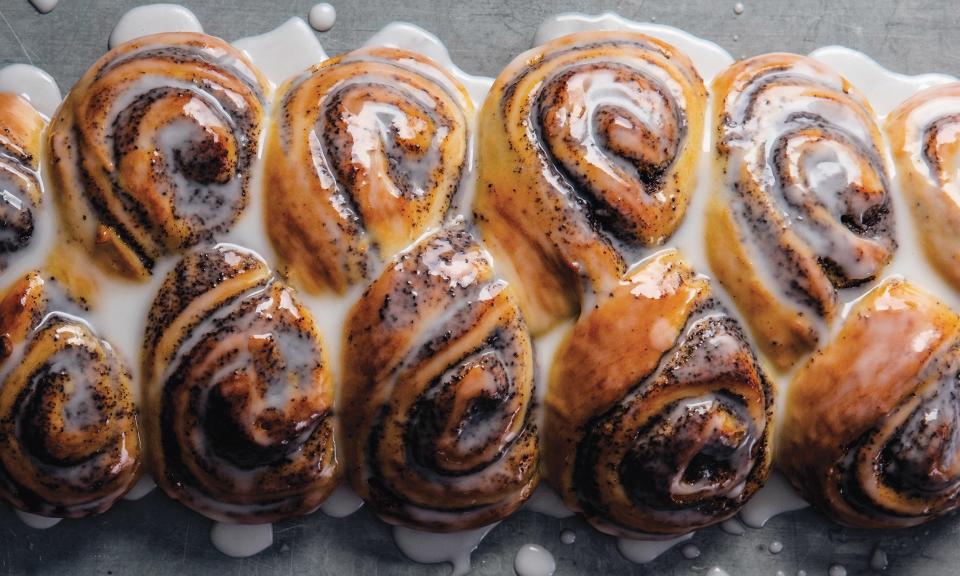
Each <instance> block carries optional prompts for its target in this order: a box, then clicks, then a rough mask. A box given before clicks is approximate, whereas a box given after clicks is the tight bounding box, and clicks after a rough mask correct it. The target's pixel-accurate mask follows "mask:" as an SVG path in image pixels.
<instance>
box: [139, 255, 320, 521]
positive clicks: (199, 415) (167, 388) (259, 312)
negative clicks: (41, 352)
mask: <svg viewBox="0 0 960 576" xmlns="http://www.w3.org/2000/svg"><path fill="white" fill-rule="evenodd" d="M144 375H145V382H146V386H147V388H146V398H145V401H146V406H145V409H144V413H145V415H146V423H147V425H148V426H147V431H148V432H149V435H148V436H147V442H148V445H149V447H150V454H151V460H152V464H153V471H154V474H155V476H156V479H157V484H158V485H159V486H160V487H161V488H163V489H164V491H166V492H167V494H168V495H170V496H171V497H172V498H174V499H176V500H179V501H181V502H183V503H184V504H186V505H187V506H189V507H191V508H193V509H194V510H197V511H198V512H201V513H203V514H205V515H207V516H209V517H211V518H214V519H217V520H224V521H232V522H240V523H254V524H260V523H267V522H272V521H275V520H279V519H282V518H286V517H289V516H293V515H298V514H306V513H309V512H312V511H314V510H315V509H316V508H317V507H318V506H319V505H320V504H321V503H322V502H323V501H324V499H326V497H327V495H328V494H329V493H330V492H331V491H332V490H333V489H334V487H335V486H336V483H337V480H338V470H337V465H336V458H335V455H334V443H333V421H332V412H333V386H332V381H331V380H332V378H331V376H330V368H329V365H328V359H327V358H326V357H325V354H324V352H323V348H322V346H321V342H320V337H319V335H318V333H317V329H316V326H315V325H314V321H313V317H312V316H311V315H310V313H309V312H308V311H307V310H306V308H304V307H303V306H302V305H300V304H299V303H298V301H297V296H296V294H295V293H294V291H293V290H292V289H290V288H288V287H286V286H285V285H284V284H283V283H282V282H281V281H279V280H277V279H276V278H275V277H274V276H273V275H272V274H271V272H270V270H269V268H268V267H267V265H266V264H265V263H264V262H263V260H261V259H260V258H259V257H258V256H257V255H255V254H253V253H251V252H249V251H247V250H244V249H242V248H239V247H236V246H231V245H226V244H220V245H217V246H214V247H210V248H198V249H195V250H193V251H191V252H189V253H188V254H187V255H186V256H185V257H184V258H183V260H181V261H180V263H179V264H178V265H177V266H176V268H175V269H174V270H173V271H172V272H171V273H170V274H169V275H168V276H167V278H166V280H165V281H164V283H163V286H162V287H161V288H160V292H159V294H158V295H157V297H156V300H155V301H154V303H153V305H152V307H151V308H150V314H149V317H148V324H147V332H146V337H145V341H144Z"/></svg>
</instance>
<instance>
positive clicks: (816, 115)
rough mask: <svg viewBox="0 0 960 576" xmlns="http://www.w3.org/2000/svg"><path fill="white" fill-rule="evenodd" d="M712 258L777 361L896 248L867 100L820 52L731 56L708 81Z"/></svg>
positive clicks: (806, 344) (802, 343)
mask: <svg viewBox="0 0 960 576" xmlns="http://www.w3.org/2000/svg"><path fill="white" fill-rule="evenodd" d="M713 91H714V94H715V95H716V99H715V101H714V103H715V110H714V117H715V121H716V126H717V133H716V139H715V142H716V155H715V168H714V174H715V178H714V180H715V181H716V187H715V189H714V192H713V194H712V197H711V199H710V202H709V206H708V209H707V225H706V229H705V234H706V235H707V251H708V256H709V258H710V263H711V268H712V269H713V271H714V273H715V274H716V275H717V278H718V279H719V280H720V282H721V283H722V284H723V285H724V287H725V288H726V289H727V290H728V291H729V292H730V294H731V296H732V297H733V299H734V300H735V301H736V303H737V306H738V307H739V308H740V309H741V311H743V313H744V315H745V316H746V317H747V320H748V322H749V323H750V326H751V328H752V329H753V332H754V334H755V335H756V336H757V340H758V342H759V344H760V346H761V347H762V349H763V350H764V352H766V353H767V354H768V355H769V356H770V358H771V360H772V361H773V362H774V363H775V364H776V365H777V366H778V367H780V368H787V367H789V366H791V365H793V364H794V363H795V362H796V361H797V360H798V359H799V358H801V357H802V356H803V355H804V354H806V353H808V352H810V351H811V350H813V348H814V347H815V346H816V343H817V341H818V339H819V332H820V331H821V328H822V324H824V323H826V324H829V323H830V322H832V321H833V319H834V318H835V317H836V315H837V297H836V290H837V288H843V287H847V286H856V285H858V284H862V283H864V282H868V281H871V280H873V279H874V278H876V277H877V275H878V274H879V273H880V271H881V270H882V269H883V267H884V266H886V264H887V263H888V262H889V261H890V259H891V258H892V255H893V252H894V250H895V249H896V240H895V238H894V232H893V218H892V214H891V210H892V208H891V204H890V196H889V185H888V182H887V174H886V167H885V161H884V159H883V152H882V150H883V148H882V139H881V136H880V131H879V129H878V128H877V125H876V119H875V117H874V115H873V111H872V109H871V108H870V105H869V104H868V103H867V101H866V99H864V98H863V97H862V96H861V95H860V94H859V93H858V92H857V91H856V90H855V89H854V88H853V87H852V86H850V84H849V83H847V81H846V80H844V79H843V78H841V77H840V76H838V75H837V74H836V73H835V72H833V71H832V70H830V69H829V68H828V67H826V66H825V65H823V64H822V63H819V62H817V61H816V60H813V59H811V58H807V57H804V56H796V55H793V54H766V55H763V56H757V57H754V58H750V59H748V60H744V61H741V62H738V63H736V64H734V65H733V66H731V67H730V68H728V69H727V70H726V71H725V72H723V73H722V74H720V75H719V76H718V77H717V78H716V79H715V80H714V83H713Z"/></svg>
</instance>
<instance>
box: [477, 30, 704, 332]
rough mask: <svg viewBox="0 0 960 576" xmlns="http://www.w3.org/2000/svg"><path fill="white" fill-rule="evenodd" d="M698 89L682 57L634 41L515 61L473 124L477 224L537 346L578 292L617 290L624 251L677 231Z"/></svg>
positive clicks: (606, 40) (565, 40) (691, 160)
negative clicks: (537, 335) (536, 336)
mask: <svg viewBox="0 0 960 576" xmlns="http://www.w3.org/2000/svg"><path fill="white" fill-rule="evenodd" d="M705 103H706V90H705V89H704V87H703V82H702V80H701V79H700V76H699V75H698V74H697V72H696V71H695V70H694V68H693V65H692V63H691V62H690V60H688V59H687V57H686V56H684V55H683V54H681V53H680V52H678V51H677V50H675V49H674V48H672V47H671V46H669V45H667V44H665V43H663V42H661V41H659V40H655V39H653V38H649V37H647V36H643V35H641V34H637V33H631V32H584V33H578V34H572V35H570V36H565V37H562V38H559V39H556V40H553V41H551V42H548V43H547V44H544V45H543V46H540V47H538V48H535V49H534V50H532V51H530V52H526V53H524V54H521V55H520V56H518V57H517V58H516V59H514V61H513V62H512V63H511V64H510V65H509V66H508V67H507V68H506V70H504V71H503V72H502V73H501V74H500V76H499V77H498V78H497V81H496V82H495V83H494V85H493V88H492V89H491V91H490V94H489V96H488V97H487V100H486V103H485V104H484V106H483V110H482V112H481V116H480V123H479V127H478V134H479V151H478V158H479V174H480V176H479V184H478V187H477V197H476V202H475V213H476V219H477V224H478V225H479V227H480V230H481V231H482V233H483V240H484V242H485V243H486V245H487V246H488V248H489V249H490V251H491V252H492V253H493V255H494V257H495V258H496V261H497V266H498V267H499V268H500V269H501V270H502V271H503V273H504V274H505V275H506V276H507V278H508V279H509V280H510V281H511V285H513V286H514V289H515V290H516V291H517V295H518V298H519V301H520V304H521V307H522V308H523V311H524V315H525V316H526V318H527V320H528V322H529V323H530V326H531V329H532V330H533V331H534V333H540V332H543V331H545V330H546V329H548V328H549V327H550V326H552V325H553V324H555V323H556V322H557V321H558V320H561V319H563V318H566V317H570V316H573V315H574V314H575V313H576V311H577V309H578V306H579V305H580V300H579V298H580V286H581V283H582V282H581V280H585V281H586V282H585V283H586V285H587V288H588V289H590V290H593V291H594V292H596V293H602V292H604V291H605V290H606V289H607V288H609V286H610V285H616V282H618V281H619V279H620V277H621V275H622V274H623V272H625V271H626V268H627V266H628V264H629V262H631V261H632V258H630V257H628V256H629V253H630V252H631V249H636V248H638V247H641V246H645V245H646V246H649V245H655V244H659V243H660V242H662V241H663V240H664V239H665V238H667V237H668V236H670V234H671V233H673V231H674V230H675V229H676V227H677V226H678V225H679V223H680V220H681V219H682V218H683V215H684V212H685V210H686V207H687V204H688V203H689V199H690V194H691V192H692V190H693V188H694V185H695V179H696V176H695V175H696V170H695V166H696V163H697V158H698V155H699V152H700V147H701V141H702V133H703V114H704V110H703V109H704V106H705Z"/></svg>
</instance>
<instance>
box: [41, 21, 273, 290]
mask: <svg viewBox="0 0 960 576" xmlns="http://www.w3.org/2000/svg"><path fill="white" fill-rule="evenodd" d="M266 90H267V84H266V81H265V80H264V79H263V77H262V76H261V75H260V74H259V72H257V71H256V70H255V69H254V68H253V66H252V64H250V62H249V61H248V60H247V59H246V57H245V56H243V55H242V54H241V53H240V52H239V51H237V50H236V49H234V48H233V47H232V46H230V45H229V44H227V43H226V42H224V41H223V40H220V39H218V38H214V37H212V36H206V35H204V34H196V33H171V34H155V35H152V36H145V37H143V38H139V39H137V40H134V41H132V42H128V43H127V44H123V45H122V46H119V47H118V48H115V49H113V50H111V51H110V52H108V53H107V54H106V55H104V56H103V57H102V58H100V60H98V61H97V63H96V64H94V65H93V66H92V67H91V68H90V69H89V70H88V71H87V72H86V74H84V76H83V78H81V79H80V82H79V83H77V85H76V86H74V88H73V90H71V91H70V95H69V96H68V97H67V99H66V100H65V101H64V103H63V104H62V105H61V107H60V110H59V111H58V113H57V116H56V118H55V119H54V120H53V123H52V125H51V130H50V135H49V149H50V159H49V160H50V165H51V169H52V170H51V173H52V176H53V179H54V182H55V183H56V185H57V192H58V200H59V202H60V205H61V208H62V209H61V211H60V212H61V215H62V217H63V220H64V222H63V224H64V227H65V229H66V230H67V232H68V233H69V234H70V236H72V237H73V238H74V239H75V240H77V241H78V242H80V243H81V244H82V245H83V246H84V247H85V248H86V249H87V250H88V251H89V252H90V253H92V254H93V255H94V256H96V259H97V261H98V262H99V263H101V264H102V265H103V266H104V267H106V268H107V269H109V270H111V271H112V272H114V273H116V274H118V275H120V276H124V277H128V278H133V279H143V278H144V277H146V276H148V275H149V274H150V272H151V269H152V267H153V264H154V261H155V260H156V259H157V258H158V257H160V256H162V255H164V254H169V253H174V252H179V251H181V250H183V249H185V248H188V247H190V246H193V245H194V244H197V243H198V242H200V241H204V240H209V239H210V238H211V237H212V236H213V235H214V234H217V233H221V232H224V231H226V230H228V229H229V228H230V227H231V226H232V225H233V223H234V222H235V221H236V220H237V219H238V218H239V216H240V214H241V212H243V210H244V208H245V207H246V205H247V203H248V191H247V188H248V183H249V180H250V172H251V166H252V163H253V161H254V159H255V157H256V150H257V141H258V138H259V134H260V125H261V116H262V114H263V101H264V94H265V93H266Z"/></svg>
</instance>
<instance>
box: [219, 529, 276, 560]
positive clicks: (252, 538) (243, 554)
mask: <svg viewBox="0 0 960 576" xmlns="http://www.w3.org/2000/svg"><path fill="white" fill-rule="evenodd" d="M210 541H211V542H213V546H214V547H215V548H216V549H217V550H219V551H220V552H222V553H224V554H226V555H227V556H230V557H232V558H247V557H248V556H253V555H254V554H259V553H260V552H263V551H264V550H266V549H267V548H269V547H270V546H271V545H273V524H226V523H224V522H217V523H216V524H214V525H213V529H212V530H210Z"/></svg>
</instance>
